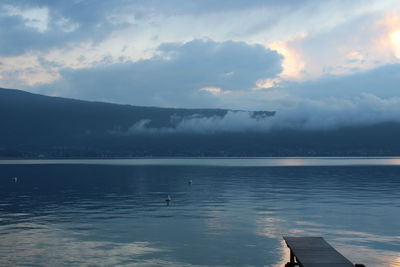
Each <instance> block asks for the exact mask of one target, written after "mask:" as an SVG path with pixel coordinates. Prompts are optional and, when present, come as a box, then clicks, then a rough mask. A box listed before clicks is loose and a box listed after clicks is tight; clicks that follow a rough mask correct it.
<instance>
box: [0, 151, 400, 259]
mask: <svg viewBox="0 0 400 267" xmlns="http://www.w3.org/2000/svg"><path fill="white" fill-rule="evenodd" d="M224 160H225V161H228V160H227V159H224ZM255 160H256V163H252V165H255V166H258V167H255V166H253V167H249V166H252V165H251V164H250V163H247V164H248V166H247V167H246V168H243V167H229V166H230V165H229V164H231V165H233V164H234V163H232V162H231V163H229V164H226V163H225V164H222V166H219V167H218V166H210V164H204V166H192V165H193V164H189V163H188V164H183V165H182V166H178V165H175V164H173V165H172V166H165V165H163V164H159V165H151V166H146V165H143V166H142V165H135V164H134V165H129V164H120V165H118V164H116V165H114V164H112V165H85V164H82V165H79V164H78V165H77V164H68V165H65V164H63V165H57V164H47V165H40V164H34V165H12V164H3V165H1V166H0V195H1V198H0V240H1V241H0V265H1V266H3V265H4V266H26V265H40V266H71V265H72V266H74V265H75V266H81V265H91V266H112V265H122V266H123V265H125V266H216V265H218V266H245V265H247V266H283V265H284V263H286V261H287V260H288V258H289V256H288V249H287V248H286V247H285V244H284V242H283V241H282V235H298V236H302V235H304V236H307V235H318V236H324V237H325V238H326V239H327V240H328V242H330V243H331V244H332V245H334V246H335V248H337V249H338V250H339V251H340V252H341V253H342V254H344V255H345V256H346V257H347V258H349V259H350V260H351V261H353V262H357V263H364V264H366V265H367V266H400V260H399V259H400V254H399V253H400V249H399V248H400V232H399V231H398V229H399V221H400V191H399V189H400V179H399V177H400V167H398V166H329V165H331V164H330V163H329V162H328V163H326V164H324V165H326V166H301V167H283V166H282V164H278V166H277V167H274V168H271V167H262V165H257V164H259V163H258V161H259V160H265V159H255ZM279 160H282V159H279ZM351 160H354V159H351ZM234 162H235V160H234ZM287 162H291V163H290V164H289V165H291V166H293V165H296V162H297V159H289V161H286V163H287ZM194 165H198V164H194ZM199 165H202V164H199ZM300 165H301V164H300ZM333 165H335V164H333ZM355 165H360V164H355ZM241 166H243V165H241ZM279 166H280V167H279ZM14 176H17V177H18V182H17V183H12V182H11V181H10V177H14ZM188 179H192V180H193V184H191V185H189V184H188V183H187V181H188ZM167 195H171V197H172V202H171V205H170V206H167V205H166V204H165V198H166V196H167Z"/></svg>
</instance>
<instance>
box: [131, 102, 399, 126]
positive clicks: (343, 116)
mask: <svg viewBox="0 0 400 267" xmlns="http://www.w3.org/2000/svg"><path fill="white" fill-rule="evenodd" d="M150 122H151V120H149V119H144V120H141V121H139V122H137V123H136V124H134V125H133V126H132V127H131V128H130V129H129V133H131V134H138V133H143V134H144V133H204V134H206V133H215V132H268V131H270V130H280V129H297V130H330V129H337V128H340V127H346V126H362V125H373V124H377V123H383V122H400V97H392V98H386V99H384V98H379V97H377V96H375V95H372V94H362V95H360V96H358V97H354V98H351V99H341V98H327V99H324V100H310V99H303V100H302V101H297V102H295V103H294V104H293V103H292V104H291V105H290V107H287V108H282V110H278V111H276V113H275V115H274V116H266V115H259V116H257V115H256V113H254V112H252V111H228V112H227V113H226V114H225V115H224V116H211V117H204V116H200V115H198V116H188V117H184V118H176V117H171V124H172V126H171V127H163V128H154V127H150V126H149V124H150Z"/></svg>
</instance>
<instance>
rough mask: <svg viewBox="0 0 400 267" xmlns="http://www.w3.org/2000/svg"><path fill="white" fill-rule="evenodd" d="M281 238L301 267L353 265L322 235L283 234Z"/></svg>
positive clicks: (349, 266) (351, 266) (345, 266)
mask: <svg viewBox="0 0 400 267" xmlns="http://www.w3.org/2000/svg"><path fill="white" fill-rule="evenodd" d="M283 239H284V240H285V242H286V245H287V246H288V247H289V249H290V250H291V251H292V253H293V254H294V256H295V257H296V259H297V261H298V263H300V264H301V265H300V266H302V267H316V266H319V267H354V265H353V264H352V263H351V262H350V261H349V260H348V259H346V258H345V257H344V256H343V255H342V254H340V253H339V252H338V251H337V250H336V249H334V248H333V247H332V246H331V245H329V243H328V242H326V241H325V239H324V238H322V237H292V236H284V237H283Z"/></svg>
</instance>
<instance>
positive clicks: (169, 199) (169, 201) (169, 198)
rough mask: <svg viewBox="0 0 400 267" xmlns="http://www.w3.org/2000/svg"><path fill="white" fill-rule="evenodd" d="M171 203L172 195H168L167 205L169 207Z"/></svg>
mask: <svg viewBox="0 0 400 267" xmlns="http://www.w3.org/2000/svg"><path fill="white" fill-rule="evenodd" d="M171 201H172V199H171V197H170V195H168V196H167V199H166V200H165V202H166V203H167V205H169V203H171Z"/></svg>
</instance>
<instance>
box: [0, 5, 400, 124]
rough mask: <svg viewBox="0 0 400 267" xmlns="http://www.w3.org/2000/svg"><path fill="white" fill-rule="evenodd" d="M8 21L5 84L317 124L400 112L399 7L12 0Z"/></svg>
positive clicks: (0, 75)
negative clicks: (270, 114) (271, 113)
mask: <svg viewBox="0 0 400 267" xmlns="http://www.w3.org/2000/svg"><path fill="white" fill-rule="evenodd" d="M0 25H1V28H0V87H3V88H15V89H22V90H26V91H29V92H34V93H40V94H45V95H50V96H62V97H71V98H77V99H84V100H96V101H105V102H112V103H121V104H132V105H143V106H161V107H185V108H231V109H243V110H275V111H278V114H280V115H281V116H282V118H285V123H287V122H288V121H292V120H307V121H308V122H310V123H311V125H312V123H313V121H318V123H317V124H321V121H320V120H321V118H320V115H321V114H323V115H324V116H327V118H328V119H326V120H324V122H322V123H325V124H329V125H335V124H338V123H339V124H340V123H342V122H344V123H347V124H352V123H354V122H356V121H357V122H360V123H365V122H380V121H385V120H398V118H399V117H400V116H398V115H400V94H399V90H400V86H399V85H400V2H399V1H397V0H362V1H361V0H351V1H350V0H335V1H329V0H328V1H319V0H296V1H295V0H286V1H278V0H262V1H261V0H252V1H248V0H229V1H228V0H219V1H211V0H201V1H200V0H197V1H195V0H169V1H165V0H147V1H135V0H132V1H131V0H108V1H100V0H85V1H84V0H68V1H67V0H60V1H53V0H47V1H46V0H42V1H41V0H2V1H1V3H0ZM310 123H309V124H310Z"/></svg>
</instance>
